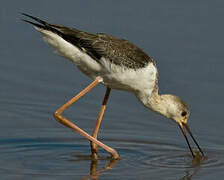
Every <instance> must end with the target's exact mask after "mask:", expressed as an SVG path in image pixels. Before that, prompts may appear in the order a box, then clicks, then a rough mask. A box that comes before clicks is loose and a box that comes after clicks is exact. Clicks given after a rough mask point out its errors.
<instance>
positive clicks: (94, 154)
mask: <svg viewBox="0 0 224 180" xmlns="http://www.w3.org/2000/svg"><path fill="white" fill-rule="evenodd" d="M110 91H111V88H109V87H107V90H106V93H105V95H104V99H103V102H102V106H101V108H100V112H99V114H98V119H97V121H96V125H95V128H94V131H93V134H92V136H93V137H94V138H96V139H97V135H98V131H99V128H100V124H101V121H102V119H103V115H104V111H105V109H106V104H107V101H108V99H109V95H110ZM90 145H91V151H92V157H93V158H94V159H98V156H97V151H98V148H97V145H96V144H95V143H94V142H92V141H91V142H90Z"/></svg>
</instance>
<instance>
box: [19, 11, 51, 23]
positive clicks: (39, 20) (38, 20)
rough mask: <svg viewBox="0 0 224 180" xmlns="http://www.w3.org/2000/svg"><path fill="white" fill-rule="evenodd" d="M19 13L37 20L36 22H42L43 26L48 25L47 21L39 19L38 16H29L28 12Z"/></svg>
mask: <svg viewBox="0 0 224 180" xmlns="http://www.w3.org/2000/svg"><path fill="white" fill-rule="evenodd" d="M21 14H22V15H23V16H26V17H29V18H31V19H33V20H35V21H37V22H39V23H41V24H43V25H44V26H46V25H48V23H47V22H45V21H43V20H41V19H39V18H37V17H34V16H31V15H29V14H27V13H21ZM26 22H29V23H30V22H31V21H27V20H26ZM31 24H32V23H31Z"/></svg>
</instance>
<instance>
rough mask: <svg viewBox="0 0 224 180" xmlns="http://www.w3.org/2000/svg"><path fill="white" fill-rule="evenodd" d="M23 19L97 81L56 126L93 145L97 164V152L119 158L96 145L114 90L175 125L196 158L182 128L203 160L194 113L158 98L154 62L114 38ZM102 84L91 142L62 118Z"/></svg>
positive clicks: (164, 96)
mask: <svg viewBox="0 0 224 180" xmlns="http://www.w3.org/2000/svg"><path fill="white" fill-rule="evenodd" d="M23 15H24V16H26V17H29V18H31V19H33V20H35V21H36V22H33V21H30V20H26V19H23V20H24V21H25V22H28V23H30V24H32V25H34V26H35V28H36V29H37V30H38V31H39V32H40V33H41V34H42V35H43V38H44V40H45V41H46V42H47V43H48V44H50V45H51V46H53V47H54V48H55V49H56V50H57V52H58V53H59V54H60V55H62V56H64V57H65V58H67V59H69V60H71V61H72V62H73V63H75V64H76V66H77V67H78V69H79V70H81V71H82V72H83V73H84V74H86V75H87V76H88V77H90V78H91V79H93V82H92V83H91V84H90V85H89V86H87V87H86V88H85V89H84V90H82V91H81V92H80V93H79V94H77V95H76V96H75V97H73V98H72V99H71V100H69V101H68V102H67V103H65V104H64V105H63V106H61V107H60V108H59V109H58V110H57V111H56V112H55V113H54V117H55V119H56V120H57V121H59V122H60V123H62V124H63V125H65V126H67V127H69V128H71V129H73V130H74V131H76V132H77V133H79V134H80V135H82V136H84V137H85V138H87V139H88V140H89V141H90V142H91V151H92V157H93V158H95V159H97V157H98V155H97V151H98V147H97V146H100V147H102V148H103V149H105V150H106V151H107V152H109V153H110V154H111V155H112V158H114V159H118V158H119V155H118V153H117V152H116V150H114V149H113V148H111V147H109V146H107V145H105V144H103V143H102V142H101V141H99V140H97V134H98V130H99V127H100V123H101V120H102V118H103V114H104V111H105V108H106V104H107V101H108V98H109V95H110V91H111V89H118V90H123V91H128V92H131V93H134V94H135V96H136V97H137V98H138V100H139V101H140V102H141V103H142V104H143V105H144V106H145V107H146V108H148V109H150V110H152V111H154V112H156V113H159V114H161V115H163V116H165V117H166V118H169V119H172V120H173V121H174V122H176V123H177V124H178V125H179V127H180V129H181V131H182V133H183V135H184V137H185V139H186V141H187V144H188V147H189V149H190V151H191V154H192V156H193V157H194V156H195V155H194V153H193V151H192V148H191V146H190V144H189V141H188V139H187V136H186V133H185V129H184V128H186V130H187V132H188V133H189V134H190V136H191V137H192V139H193V141H194V142H195V144H196V145H197V147H198V149H199V151H200V152H201V154H202V155H203V152H202V150H201V148H200V147H199V145H198V143H197V141H196V140H195V138H194V137H193V135H192V133H191V131H190V129H189V127H188V125H187V120H188V118H189V115H190V111H189V109H188V107H187V105H186V103H185V102H184V101H183V100H182V99H181V98H179V97H177V96H175V95H171V94H159V93H158V71H157V68H156V64H155V61H154V60H153V59H152V58H151V57H149V56H148V55H147V54H146V53H144V52H143V51H142V50H141V49H140V48H138V47H137V46H135V45H133V44H132V43H130V42H129V41H127V40H125V39H120V38H117V37H114V36H112V35H108V34H104V33H97V34H92V33H87V32H84V31H80V30H78V29H75V28H70V27H65V26H61V25H56V24H51V23H48V22H46V21H43V20H41V19H39V18H36V17H34V16H30V15H28V14H25V13H23ZM99 83H101V84H103V85H105V86H106V93H105V96H104V99H103V103H102V106H101V109H100V112H99V115H98V119H97V122H96V126H95V128H94V131H93V134H92V136H91V135H89V134H88V133H86V132H85V131H83V130H82V129H80V128H79V127H78V126H76V125H75V124H74V123H72V122H71V121H69V120H68V119H66V118H65V117H64V116H63V115H62V113H63V111H64V110H65V109H66V108H68V107H69V106H70V105H71V104H73V103H74V102H76V101H77V100H78V99H79V98H81V97H82V96H83V95H85V94H86V93H87V92H89V91H90V90H91V89H92V88H93V87H95V86H96V85H98V84H99Z"/></svg>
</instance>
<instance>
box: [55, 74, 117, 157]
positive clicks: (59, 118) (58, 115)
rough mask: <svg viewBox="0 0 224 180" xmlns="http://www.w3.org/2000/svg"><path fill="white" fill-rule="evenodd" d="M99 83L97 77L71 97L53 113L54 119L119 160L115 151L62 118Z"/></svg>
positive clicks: (100, 80) (99, 80)
mask: <svg viewBox="0 0 224 180" xmlns="http://www.w3.org/2000/svg"><path fill="white" fill-rule="evenodd" d="M100 82H102V78H100V77H97V78H96V80H94V81H93V82H92V83H91V84H90V85H89V86H87V87H86V88H85V89H84V90H82V91H81V92H80V93H79V94H77V95H76V96H75V97H73V98H72V99H70V100H69V101H68V102H67V103H65V104H64V105H62V106H61V107H60V108H58V109H57V111H56V112H55V113H54V117H55V119H56V120H57V121H58V122H60V123H61V124H63V125H65V126H67V127H69V128H71V129H72V130H74V131H76V132H77V133H78V134H80V135H81V136H83V137H85V138H87V139H88V140H90V141H91V142H93V143H94V144H97V145H98V146H100V147H102V148H103V149H105V150H106V151H107V152H108V153H110V154H111V155H112V158H113V159H119V155H118V153H117V152H116V150H114V149H113V148H111V147H109V146H107V145H105V144H103V143H102V142H100V141H99V140H97V139H96V138H94V137H93V136H91V135H89V134H88V133H87V132H85V131H84V130H82V129H80V128H79V127H78V126H76V125H75V124H74V123H72V122H71V121H69V120H68V119H66V118H65V117H64V116H62V113H63V112H64V110H65V109H67V108H68V107H69V106H70V105H72V104H73V103H74V102H76V101H77V100H78V99H80V98H81V97H82V96H83V95H85V94H86V93H87V92H89V91H90V90H91V89H92V88H93V87H95V86H96V85H97V84H99V83H100Z"/></svg>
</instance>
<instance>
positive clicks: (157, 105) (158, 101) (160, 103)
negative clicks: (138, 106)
mask: <svg viewBox="0 0 224 180" xmlns="http://www.w3.org/2000/svg"><path fill="white" fill-rule="evenodd" d="M136 97H137V98H138V99H139V101H140V102H141V103H142V104H143V105H144V106H145V107H147V108H149V109H151V110H152V111H154V112H156V113H158V114H161V115H163V116H166V117H168V115H167V102H166V100H165V99H164V98H163V95H160V94H158V90H156V91H154V92H152V93H151V94H150V93H147V92H138V93H136ZM168 118H169V117H168Z"/></svg>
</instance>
